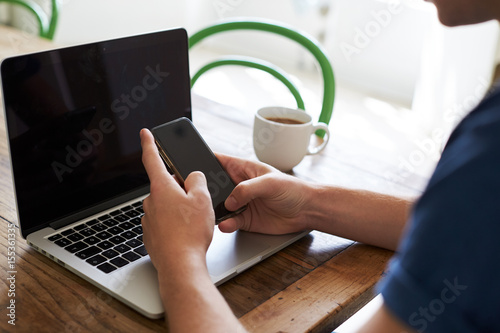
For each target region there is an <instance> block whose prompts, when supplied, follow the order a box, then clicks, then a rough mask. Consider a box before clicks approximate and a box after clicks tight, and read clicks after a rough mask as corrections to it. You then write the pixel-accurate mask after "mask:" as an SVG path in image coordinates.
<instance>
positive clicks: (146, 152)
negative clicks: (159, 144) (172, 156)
mask: <svg viewBox="0 0 500 333" xmlns="http://www.w3.org/2000/svg"><path fill="white" fill-rule="evenodd" d="M140 135H141V146H142V163H143V164H144V168H146V172H147V174H148V177H149V181H150V182H151V183H153V182H156V181H160V180H164V179H165V177H166V176H168V177H167V179H168V178H172V177H171V175H170V173H169V172H168V171H167V168H166V167H165V165H164V164H163V161H162V159H161V157H160V155H159V153H158V148H156V144H155V140H154V137H153V134H152V133H151V132H150V131H149V130H148V129H146V128H144V129H142V130H141V132H140ZM172 180H173V178H172Z"/></svg>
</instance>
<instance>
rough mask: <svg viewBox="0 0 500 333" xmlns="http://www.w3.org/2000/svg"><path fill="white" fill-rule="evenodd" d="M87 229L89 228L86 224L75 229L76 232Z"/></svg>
mask: <svg viewBox="0 0 500 333" xmlns="http://www.w3.org/2000/svg"><path fill="white" fill-rule="evenodd" d="M85 228H87V225H86V224H80V225H77V226H76V227H74V228H73V229H75V230H76V231H80V230H83V229H85Z"/></svg>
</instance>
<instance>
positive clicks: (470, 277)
mask: <svg viewBox="0 0 500 333" xmlns="http://www.w3.org/2000/svg"><path fill="white" fill-rule="evenodd" d="M498 100H499V102H500V99H498ZM494 104H496V103H494ZM496 105H500V104H496ZM486 109H488V108H486ZM497 114H498V115H497ZM379 289H380V291H381V292H382V295H383V297H384V302H385V304H386V306H387V307H388V309H389V310H390V311H391V312H392V313H393V314H394V315H396V316H397V317H398V318H399V319H401V320H402V321H403V322H405V323H406V324H407V325H408V326H409V327H411V328H413V329H414V330H416V331H420V332H500V107H498V108H496V107H495V108H493V109H492V107H490V108H489V110H476V111H475V112H473V113H471V115H470V116H469V117H468V118H466V119H465V120H464V122H462V124H461V125H460V126H459V127H458V128H457V130H456V131H455V132H454V134H453V135H452V137H451V138H450V140H449V142H448V144H447V147H446V148H445V150H444V152H443V154H442V158H441V160H440V162H439V163H438V166H437V168H436V170H435V172H434V174H433V176H432V177H431V180H430V182H429V184H428V186H427V189H426V190H425V191H424V193H423V195H422V197H421V198H420V199H419V201H418V202H417V204H416V205H415V207H414V210H413V214H412V217H411V219H410V221H409V228H408V231H407V233H406V236H405V237H404V239H403V241H402V243H401V245H400V248H399V250H398V252H397V255H395V257H394V259H393V260H392V261H391V263H390V267H389V273H388V276H387V277H386V278H385V279H384V280H383V281H382V282H381V284H380V285H379Z"/></svg>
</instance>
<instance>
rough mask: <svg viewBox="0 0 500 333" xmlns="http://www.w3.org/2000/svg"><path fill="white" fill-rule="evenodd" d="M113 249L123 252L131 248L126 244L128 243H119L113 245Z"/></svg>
mask: <svg viewBox="0 0 500 333" xmlns="http://www.w3.org/2000/svg"><path fill="white" fill-rule="evenodd" d="M113 250H115V251H118V252H120V253H125V252H127V251H129V250H131V248H130V246H128V245H125V244H120V245H117V246H115V247H114V248H113Z"/></svg>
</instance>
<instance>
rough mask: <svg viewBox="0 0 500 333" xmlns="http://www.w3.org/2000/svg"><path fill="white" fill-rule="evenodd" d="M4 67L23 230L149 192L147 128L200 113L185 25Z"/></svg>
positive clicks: (24, 58)
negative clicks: (142, 134)
mask: <svg viewBox="0 0 500 333" xmlns="http://www.w3.org/2000/svg"><path fill="white" fill-rule="evenodd" d="M1 73H2V86H3V93H4V102H5V113H6V120H7V128H8V137H9V142H10V150H11V157H12V167H13V174H14V185H15V191H16V196H17V205H18V214H19V219H20V224H21V228H22V231H23V235H26V234H27V233H28V232H30V231H34V230H37V229H40V228H42V227H45V226H46V225H47V224H48V223H50V222H54V221H57V220H59V219H61V218H68V217H69V216H71V215H72V214H74V213H78V212H82V211H85V210H86V209H88V208H90V207H93V206H95V205H98V204H102V203H104V202H106V201H108V200H109V199H115V198H118V197H120V196H122V195H124V194H127V193H131V192H134V191H138V190H139V189H145V192H147V187H148V184H149V181H148V177H147V174H146V172H145V170H144V168H143V165H142V163H141V146H140V139H139V131H140V129H141V128H144V127H146V128H152V127H154V126H157V125H160V124H162V123H165V122H167V121H170V120H173V119H176V118H179V117H188V118H191V104H190V79H189V69H188V57H187V37H186V32H185V31H184V30H183V29H175V30H170V31H163V32H157V33H152V34H146V35H142V36H135V37H128V38H122V39H117V40H111V41H105V42H98V43H93V44H88V45H82V46H76V47H69V48H64V49H59V50H54V51H47V52H42V53H37V54H32V55H25V56H18V57H14V58H10V59H6V60H5V61H4V62H3V63H2V68H1Z"/></svg>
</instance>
